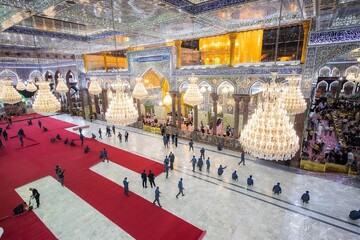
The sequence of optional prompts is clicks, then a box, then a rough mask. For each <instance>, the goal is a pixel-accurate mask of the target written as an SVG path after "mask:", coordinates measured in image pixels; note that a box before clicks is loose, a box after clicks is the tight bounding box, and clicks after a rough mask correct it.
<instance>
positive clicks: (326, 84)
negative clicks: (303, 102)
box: [316, 80, 329, 91]
mask: <svg viewBox="0 0 360 240" xmlns="http://www.w3.org/2000/svg"><path fill="white" fill-rule="evenodd" d="M323 83H324V84H325V86H326V87H325V90H326V91H328V90H329V84H328V83H327V82H326V81H324V80H322V81H321V82H319V83H318V84H317V85H316V89H318V88H319V86H320V85H323Z"/></svg>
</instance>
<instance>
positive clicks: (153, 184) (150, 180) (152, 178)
mask: <svg viewBox="0 0 360 240" xmlns="http://www.w3.org/2000/svg"><path fill="white" fill-rule="evenodd" d="M148 179H149V182H150V186H151V188H152V187H153V186H154V187H156V184H155V175H154V174H153V173H152V172H151V170H150V171H149V174H148Z"/></svg>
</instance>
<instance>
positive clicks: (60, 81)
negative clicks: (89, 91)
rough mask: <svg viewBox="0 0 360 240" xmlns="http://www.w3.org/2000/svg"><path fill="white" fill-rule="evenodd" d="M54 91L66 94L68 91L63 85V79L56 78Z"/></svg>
mask: <svg viewBox="0 0 360 240" xmlns="http://www.w3.org/2000/svg"><path fill="white" fill-rule="evenodd" d="M56 91H57V92H58V93H67V92H68V91H69V88H68V86H66V84H65V80H64V78H62V77H61V78H58V84H57V86H56Z"/></svg>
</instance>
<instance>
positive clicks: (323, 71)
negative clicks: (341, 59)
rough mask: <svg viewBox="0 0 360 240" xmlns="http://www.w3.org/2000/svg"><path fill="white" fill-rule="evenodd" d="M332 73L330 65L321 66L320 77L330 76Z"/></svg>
mask: <svg viewBox="0 0 360 240" xmlns="http://www.w3.org/2000/svg"><path fill="white" fill-rule="evenodd" d="M331 74H332V71H331V69H330V67H328V66H324V67H322V68H320V70H319V74H318V75H319V77H330V76H331Z"/></svg>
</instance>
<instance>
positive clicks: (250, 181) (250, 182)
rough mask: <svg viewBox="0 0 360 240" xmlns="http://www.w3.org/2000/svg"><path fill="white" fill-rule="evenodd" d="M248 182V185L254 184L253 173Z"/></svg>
mask: <svg viewBox="0 0 360 240" xmlns="http://www.w3.org/2000/svg"><path fill="white" fill-rule="evenodd" d="M246 183H247V185H248V186H252V185H254V180H253V178H252V175H250V177H248V179H247V181H246Z"/></svg>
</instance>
